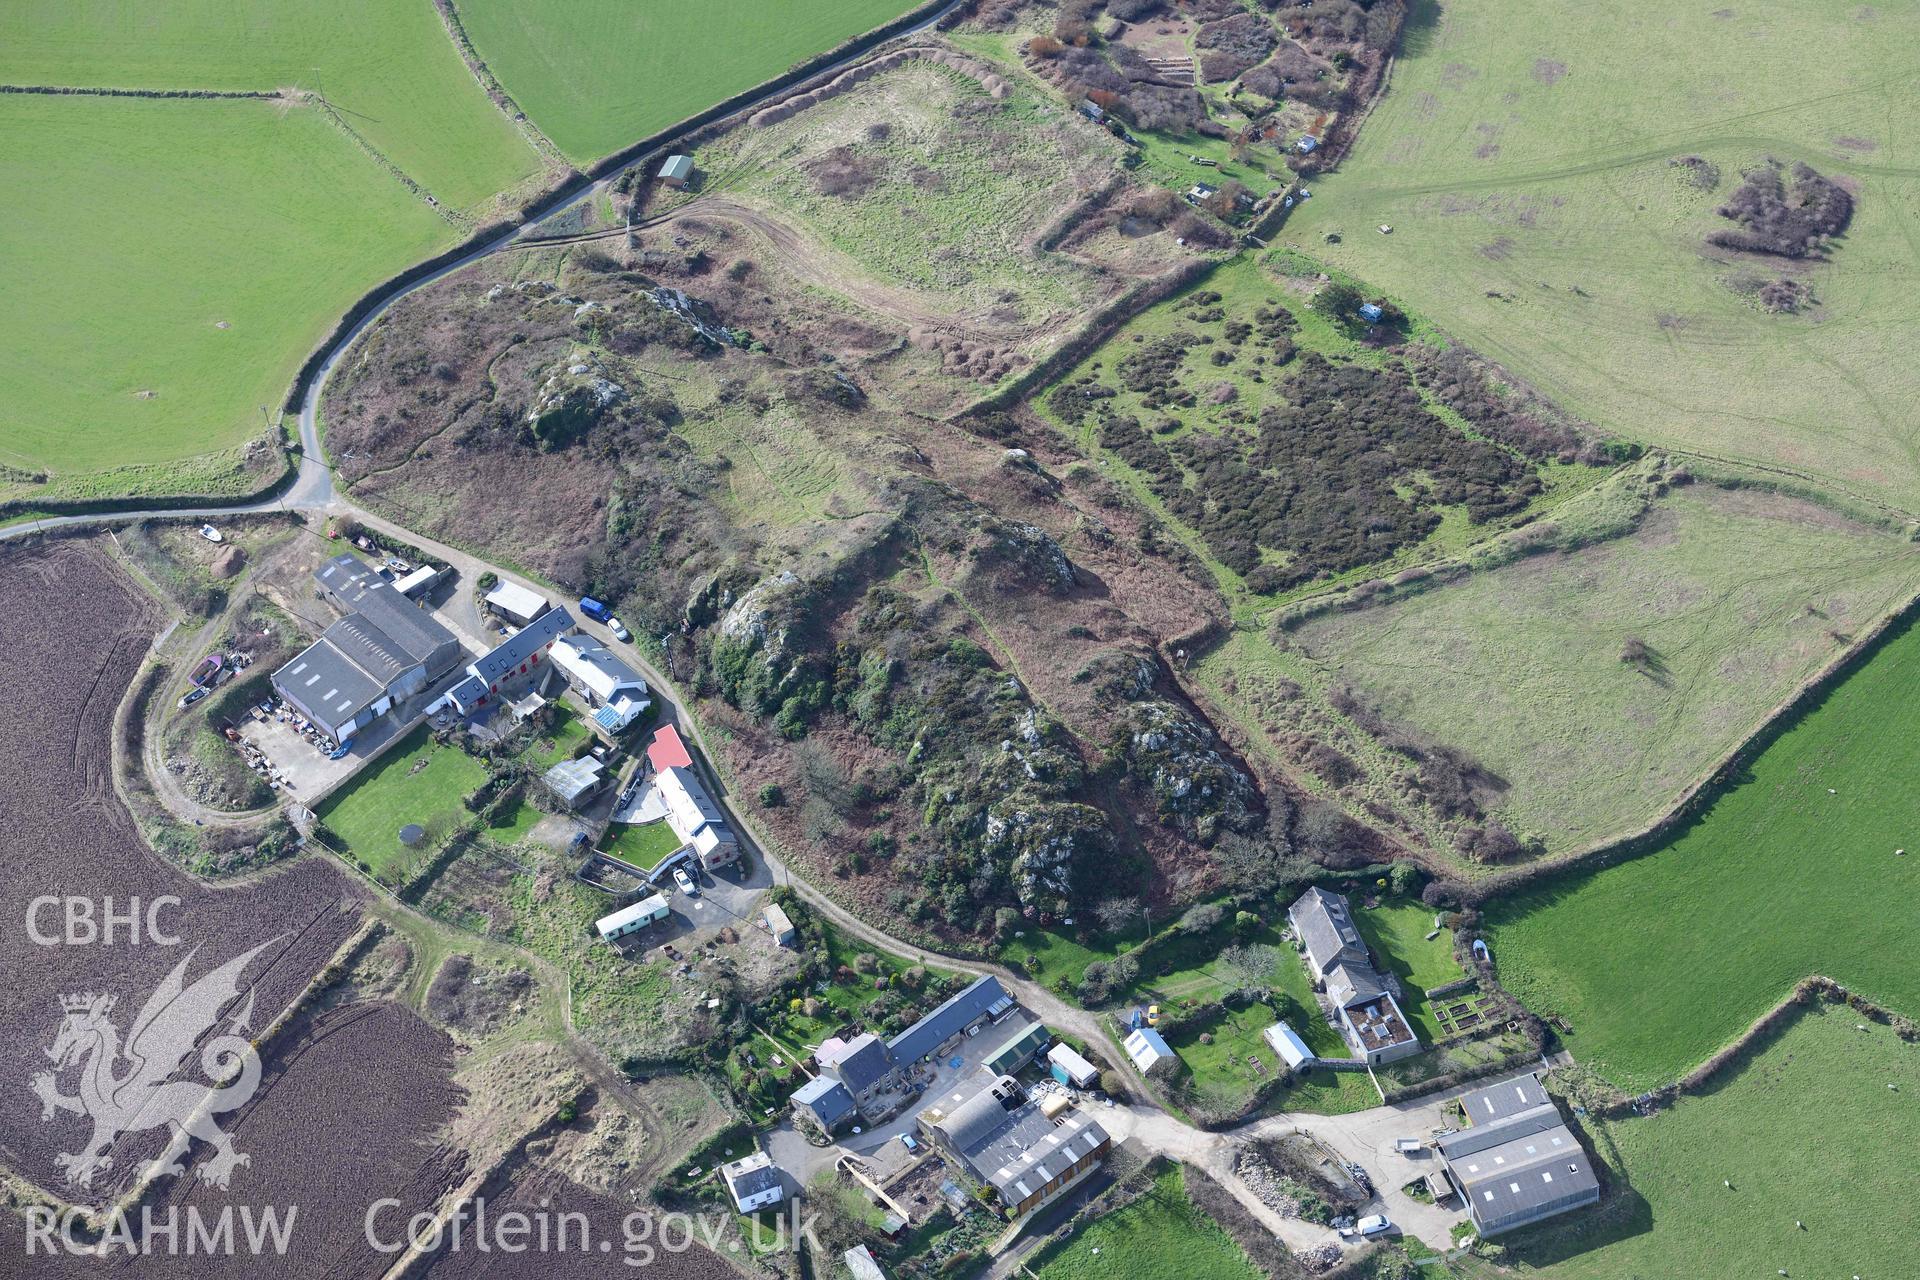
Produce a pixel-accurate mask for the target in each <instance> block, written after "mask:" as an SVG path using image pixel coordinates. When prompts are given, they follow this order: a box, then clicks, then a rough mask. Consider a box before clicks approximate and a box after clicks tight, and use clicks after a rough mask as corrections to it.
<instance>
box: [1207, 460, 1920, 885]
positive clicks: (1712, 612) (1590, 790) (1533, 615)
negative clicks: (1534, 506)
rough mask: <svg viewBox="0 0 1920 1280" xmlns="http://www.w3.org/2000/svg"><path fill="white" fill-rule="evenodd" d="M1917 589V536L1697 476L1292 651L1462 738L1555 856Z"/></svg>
mask: <svg viewBox="0 0 1920 1280" xmlns="http://www.w3.org/2000/svg"><path fill="white" fill-rule="evenodd" d="M1916 590H1920V545H1916V544H1915V543H1913V542H1912V541H1910V540H1908V539H1907V538H1904V537H1898V536H1894V535H1891V534H1887V533H1883V532H1879V531H1877V530H1874V529H1871V528H1868V527H1866V526H1864V525H1860V524H1856V523H1854V522H1852V521H1850V520H1847V519H1844V518H1842V517H1840V516H1838V515H1835V514H1834V513H1833V512H1831V511H1828V510H1826V509H1824V508H1821V507H1817V506H1814V505H1813V504H1811V503H1807V502H1802V501H1800V500H1798V499H1793V498H1784V497H1779V496H1776V495H1772V494H1767V493H1762V492H1760V491H1757V490H1726V489H1719V488H1714V487H1710V486H1708V485H1704V484H1698V485H1694V486H1692V487H1689V488H1685V489H1680V490H1676V491H1674V492H1673V493H1672V494H1671V495H1670V496H1668V497H1666V498H1664V499H1661V500H1659V501H1657V502H1655V504H1654V505H1653V507H1652V508H1651V509H1650V510H1649V511H1648V513H1647V514H1646V515H1645V516H1644V517H1643V518H1642V520H1641V522H1640V525H1639V527H1638V528H1637V529H1636V530H1634V531H1633V532H1631V533H1629V534H1626V535H1625V536H1622V537H1616V538H1612V539H1610V540H1607V541H1603V542H1600V543H1597V544H1595V545H1591V546H1585V547H1581V548H1579V549H1578V550H1575V551H1572V552H1569V553H1564V554H1563V553H1547V554H1542V555H1534V556H1529V557H1527V558H1525V559H1522V560H1518V561H1515V562H1513V563H1510V564H1506V565H1503V566H1501V567H1499V568H1493V569H1486V570H1482V571H1479V572H1475V573H1473V574H1471V575H1469V576H1468V577H1466V578H1464V579H1462V580H1458V581H1455V582H1452V583H1449V584H1447V585H1445V586H1439V587H1435V588H1433V589H1430V590H1427V591H1424V592H1422V593H1420V594H1417V595H1413V596H1410V597H1407V598H1405V599H1402V600H1400V601H1398V602H1395V603H1389V604H1385V605H1381V606H1378V607H1376V608H1371V609H1361V610H1356V611H1354V612H1349V613H1330V614H1324V615H1322V616H1320V617H1318V618H1315V619H1313V620H1311V621H1309V622H1307V623H1306V624H1304V625H1303V626H1301V627H1299V628H1298V629H1297V630H1295V631H1294V632H1293V633H1292V638H1293V639H1294V640H1295V641H1296V648H1297V651H1298V652H1297V653H1296V654H1295V655H1294V656H1293V657H1292V661H1294V662H1296V663H1298V664H1299V667H1300V668H1303V669H1304V670H1305V671H1306V672H1310V673H1312V674H1310V675H1307V676H1306V678H1307V679H1313V678H1315V677H1316V676H1317V677H1318V678H1320V679H1328V678H1331V679H1334V680H1338V681H1343V682H1345V683H1348V684H1351V685H1352V686H1353V687H1354V688H1356V689H1358V690H1359V691H1360V692H1361V693H1362V695H1363V696H1364V697H1365V698H1366V699H1368V700H1370V701H1373V702H1375V703H1377V704H1379V705H1380V707H1381V708H1382V710H1383V711H1384V712H1385V714H1386V716H1387V717H1388V719H1390V720H1393V721H1396V722H1401V723H1406V724H1411V725H1412V726H1414V727H1415V728H1417V729H1419V730H1420V731H1422V732H1424V733H1427V734H1429V735H1431V736H1432V737H1434V738H1437V739H1439V740H1440V741H1443V742H1446V743H1449V744H1451V745H1453V746H1455V747H1459V748H1461V749H1463V750H1464V751H1466V752H1467V754H1469V755H1471V756H1472V757H1473V758H1475V759H1476V760H1478V761H1480V762H1481V763H1482V764H1484V765H1485V766H1486V767H1487V768H1488V769H1490V770H1492V771H1493V772H1494V773H1495V774H1498V775H1499V776H1500V777H1501V778H1503V779H1504V780H1505V781H1506V783H1507V785H1508V790H1507V791H1506V792H1505V794H1504V795H1503V796H1502V797H1501V798H1500V800H1499V801H1498V802H1497V803H1496V804H1495V806H1494V811H1495V812H1496V813H1498V814H1499V816H1500V817H1501V818H1502V819H1503V820H1504V821H1505V822H1506V823H1507V825H1508V826H1509V827H1511V828H1512V829H1513V830H1515V831H1516V832H1526V833H1532V834H1535V835H1538V836H1539V837H1541V838H1542V839H1543V840H1544V841H1545V842H1546V845H1547V847H1548V848H1549V849H1551V850H1554V851H1559V850H1563V849H1567V848H1573V847H1578V846H1580V845H1584V844H1587V843H1590V842H1594V841H1598V840H1603V839H1606V838H1609V837H1612V836H1615V835H1619V834H1624V833H1626V832H1630V831H1633V830H1637V829H1640V828H1644V827H1645V826H1647V825H1649V824H1650V823H1651V822H1653V820H1654V819H1655V818H1656V817H1658V816H1659V814H1660V813H1662V812H1663V811H1665V809H1666V808H1667V806H1669V805H1670V804H1672V802H1673V800H1674V798H1675V797H1676V796H1678V795H1679V794H1680V792H1681V791H1682V790H1683V789H1685V787H1686V786H1687V785H1688V784H1689V783H1690V782H1692V780H1693V779H1694V778H1696V777H1698V776H1699V775H1700V774H1701V773H1703V772H1704V771H1705V770H1707V769H1708V768H1710V767H1711V766H1712V764H1713V763H1714V762H1715V761H1716V760H1718V759H1719V758H1721V757H1722V756H1723V755H1724V754H1725V753H1726V752H1728V751H1730V750H1731V749H1732V748H1733V747H1734V746H1735V745H1736V744H1738V743H1739V742H1740V741H1742V740H1743V739H1744V738H1746V736H1747V735H1748V734H1749V733H1751V732H1752V731H1753V729H1754V727H1755V726H1756V725H1758V724H1759V722H1760V721H1761V720H1762V719H1764V718H1765V716H1766V714H1767V713H1768V712H1769V711H1770V710H1771V709H1772V708H1774V707H1775V706H1778V705H1779V703H1780V702H1781V701H1782V700H1783V699H1785V698H1786V697H1787V696H1788V695H1789V694H1790V693H1791V692H1792V690H1793V689H1794V688H1795V687H1796V686H1797V685H1799V683H1800V682H1801V681H1803V680H1805V679H1806V678H1807V677H1808V676H1809V675H1811V674H1813V673H1814V672H1816V671H1818V670H1819V669H1821V668H1822V667H1823V666H1824V665H1826V664H1827V663H1828V662H1831V661H1832V660H1833V659H1834V658H1835V657H1836V656H1837V655H1838V654H1839V653H1841V652H1842V651H1843V649H1844V647H1845V644H1846V643H1847V642H1849V641H1850V640H1851V637H1853V636H1856V635H1859V634H1861V633H1862V632H1863V631H1865V630H1866V629H1868V628H1870V627H1871V626H1872V625H1873V624H1874V623H1875V622H1877V621H1878V620H1879V619H1880V618H1882V617H1884V616H1885V615H1886V614H1887V613H1888V612H1889V611H1891V610H1892V609H1894V608H1897V607H1898V606H1899V605H1900V604H1901V603H1902V602H1904V601H1905V600H1906V599H1908V598H1909V597H1910V596H1911V595H1912V594H1913V593H1914V592H1915V591H1916ZM1629 637H1632V638H1637V639H1639V640H1640V641H1642V642H1643V643H1644V644H1645V645H1646V646H1647V647H1648V649H1649V650H1650V652H1651V657H1650V659H1649V660H1648V661H1647V662H1646V663H1645V664H1644V665H1643V666H1635V665H1632V664H1629V663H1626V662H1623V661H1621V654H1622V651H1623V647H1624V645H1625V642H1626V641H1627V639H1628V638H1629ZM1241 683H1242V684H1244V683H1245V681H1242V682H1241ZM1917 843H1920V842H1917Z"/></svg>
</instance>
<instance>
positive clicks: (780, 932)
mask: <svg viewBox="0 0 1920 1280" xmlns="http://www.w3.org/2000/svg"><path fill="white" fill-rule="evenodd" d="M760 918H761V919H763V920H765V921H766V922H767V932H768V933H770V934H772V935H773V945H774V946H776V947H791V946H792V945H793V940H794V932H793V921H791V920H789V919H788V918H787V913H786V911H784V910H783V909H782V908H781V906H780V904H779V903H777V902H769V903H768V904H767V909H766V910H765V911H762V912H761V913H760Z"/></svg>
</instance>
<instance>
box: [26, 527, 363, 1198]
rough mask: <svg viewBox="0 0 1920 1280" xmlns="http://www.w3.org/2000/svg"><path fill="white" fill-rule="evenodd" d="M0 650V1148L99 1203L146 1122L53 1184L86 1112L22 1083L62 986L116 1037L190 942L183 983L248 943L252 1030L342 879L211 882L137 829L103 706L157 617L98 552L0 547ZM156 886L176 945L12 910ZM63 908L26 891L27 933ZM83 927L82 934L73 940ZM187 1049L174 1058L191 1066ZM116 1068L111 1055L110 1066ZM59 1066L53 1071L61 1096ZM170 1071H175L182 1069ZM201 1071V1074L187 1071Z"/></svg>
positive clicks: (299, 959) (327, 942) (55, 1016)
mask: <svg viewBox="0 0 1920 1280" xmlns="http://www.w3.org/2000/svg"><path fill="white" fill-rule="evenodd" d="M0 600H5V601H6V602H7V608H6V610H5V611H4V616H0V651H4V652H5V654H6V656H7V666H8V670H9V671H10V672H11V673H12V676H13V678H12V679H10V680H9V681H8V682H7V684H6V687H5V689H4V690H0V815H4V818H3V819H0V844H3V845H4V856H0V973H5V974H6V975H7V981H5V982H4V983H0V1027H5V1028H7V1031H8V1034H7V1036H6V1037H5V1038H4V1042H3V1043H0V1079H4V1080H5V1081H6V1082H7V1086H8V1087H6V1088H4V1089H0V1161H4V1162H5V1163H6V1164H8V1165H10V1166H12V1167H13V1168H14V1169H16V1170H18V1171H19V1172H20V1173H22V1174H24V1175H25V1176H26V1177H28V1178H30V1179H31V1180H33V1181H34V1182H36V1183H38V1184H39V1185H41V1186H43V1187H46V1188H48V1189H49V1190H51V1191H54V1192H56V1193H57V1194H61V1195H65V1196H67V1197H68V1198H71V1199H75V1200H81V1201H99V1200H102V1199H105V1198H106V1197H108V1196H110V1195H112V1194H113V1193H114V1192H115V1191H116V1190H117V1189H119V1188H121V1187H123V1186H125V1185H127V1183H128V1180H129V1179H130V1178H131V1177H132V1176H133V1173H134V1171H135V1166H136V1165H137V1163H138V1162H139V1161H140V1160H144V1159H147V1158H149V1157H150V1155H151V1154H152V1152H153V1150H154V1149H155V1148H156V1147H157V1145H158V1139H159V1134H158V1133H157V1132H156V1131H154V1130H149V1131H147V1132H145V1133H128V1134H123V1135H122V1137H121V1139H120V1141H119V1142H118V1143H117V1144H116V1146H115V1147H114V1149H113V1150H112V1151H111V1152H110V1154H111V1155H112V1157H113V1160H114V1163H113V1165H112V1167H111V1168H109V1169H106V1170H104V1171H103V1172H101V1173H100V1174H97V1175H96V1176H95V1178H94V1179H93V1185H92V1186H91V1187H90V1188H81V1187H78V1186H69V1185H67V1183H66V1181H65V1173H64V1172H63V1171H62V1170H61V1169H60V1168H59V1167H58V1166H56V1164H55V1163H54V1156H55V1154H56V1153H58V1152H62V1151H77V1150H79V1149H80V1148H81V1147H82V1145H83V1144H84V1143H85V1142H86V1141H87V1139H88V1136H89V1134H90V1132H91V1126H90V1124H89V1123H88V1122H87V1121H86V1120H85V1119H83V1118H82V1117H80V1116H76V1115H73V1114H70V1113H65V1112H62V1113H59V1114H57V1115H56V1116H55V1117H54V1119H53V1120H52V1121H51V1122H46V1121H43V1120H42V1118H41V1105H40V1100H39V1098H37V1097H36V1096H35V1095H34V1093H33V1092H32V1091H31V1090H30V1089H29V1088H28V1087H27V1085H28V1081H29V1080H30V1079H31V1078H32V1077H33V1076H34V1075H35V1074H36V1073H37V1072H40V1071H43V1070H46V1069H48V1068H49V1067H51V1066H52V1063H51V1062H50V1061H49V1060H48V1058H47V1056H46V1054H45V1052H44V1050H45V1049H46V1048H47V1047H48V1046H50V1045H52V1044H53V1042H54V1037H55V1035H56V1034H57V1032H58V1030H59V1026H60V1023H61V1019H62V1016H63V1015H62V1010H61V997H62V996H63V995H67V994H70V993H82V992H101V993H107V994H111V995H113V996H115V997H116V1003H115V1005H114V1007H113V1009H112V1011H111V1014H110V1018H111V1020H112V1021H113V1023H114V1024H115V1025H116V1026H117V1027H118V1029H119V1031H120V1034H121V1035H122V1036H123V1037H124V1036H125V1035H126V1034H127V1032H128V1030H129V1028H130V1027H131V1025H132V1022H133V1020H134V1018H135V1017H136V1016H137V1015H138V1014H139V1011H140V1009H141V1006H142V1005H143V1004H145V1002H146V999H147V997H148V996H149V995H150V994H151V993H152V992H153V991H154V989H155V988H156V987H158V986H159V984H160V983H161V981H162V979H164V978H165V977H166V975H167V973H168V972H169V971H170V970H171V969H172V968H173V967H174V966H175V965H177V964H178V963H179V962H180V960H181V958H182V957H183V956H185V955H187V954H188V953H189V952H190V951H195V949H196V948H197V951H196V952H195V954H194V957H193V960H192V962H191V963H190V964H189V965H188V966H187V974H186V980H187V981H188V982H192V981H193V980H194V979H195V978H197V977H199V976H200V975H202V974H204V973H206V972H208V971H209V970H211V969H213V968H215V967H217V966H218V965H220V964H223V963H225V962H226V961H228V960H230V959H232V958H234V957H235V956H238V955H239V954H240V953H242V952H244V951H247V950H249V949H250V948H253V947H255V946H258V945H259V944H261V943H271V944H272V945H270V946H268V947H267V949H266V950H265V952H263V953H262V956H261V958H260V959H258V960H256V961H255V962H254V964H253V965H252V966H251V968H250V969H249V971H248V975H247V976H248V977H249V978H252V977H254V975H259V976H258V977H257V991H258V994H257V996H256V998H255V1003H254V1014H253V1018H252V1030H253V1031H254V1032H255V1033H256V1034H257V1033H258V1032H259V1031H260V1030H262V1029H264V1028H265V1027H266V1026H267V1024H268V1023H270V1022H271V1021H272V1020H273V1018H274V1017H275V1016H276V1015H278V1014H279V1013H280V1011H281V1010H283V1009H285V1008H286V1007H287V1005H288V1004H289V1003H290V1002H291V1001H292V1000H293V999H294V998H295V997H296V996H297V995H298V994H299V993H300V992H301V991H302V990H303V989H304V988H305V987H306V986H307V984H308V982H309V981H310V980H311V979H312V977H313V975H314V973H315V972H316V971H318V969H319V968H320V967H321V965H322V964H324V963H325V961H326V959H327V957H328V956H329V955H331V954H332V953H333V952H334V951H335V950H336V949H337V948H338V947H339V946H340V944H341V943H342V942H343V941H344V940H345V939H346V937H347V935H348V934H349V933H351V932H352V930H353V928H354V925H355V915H354V913H353V911H352V910H351V907H352V904H353V903H354V902H355V901H357V899H358V892H359V891H358V890H357V888H356V887H355V886H354V885H353V884H352V882H351V881H349V880H347V879H346V878H345V877H344V876H343V875H341V874H340V873H338V872H336V871H335V870H334V869H332V868H331V867H329V866H327V865H326V864H325V863H322V862H317V861H302V862H300V863H298V864H296V865H294V866H292V867H290V868H288V869H286V870H284V871H281V872H277V873H275V874H272V875H268V876H264V877H261V878H259V879H256V880H254V881H252V882H250V883H247V884H244V885H236V886H234V887H232V888H222V889H211V888H208V887H206V886H204V885H202V884H200V883H199V882H197V881H195V880H194V879H193V878H191V877H190V876H188V875H186V874H185V873H184V872H182V871H180V870H179V869H177V868H175V867H173V866H172V865H170V864H168V863H166V862H164V861H163V860H161V859H160V858H159V857H158V856H156V855H155V854H154V853H153V852H152V851H151V850H150V849H149V848H147V846H146V844H145V843H144V842H143V841H142V840H141V838H140V833H139V831H138V830H137V829H136V827H135V825H134V822H133V820H132V818H131V817H130V816H129V814H128V813H127V810H126V808H125V807H124V806H123V805H122V804H121V802H120V800H119V798H118V797H117V796H116V795H115V794H114V790H113V773H112V765H111V762H112V750H113V747H112V739H113V734H112V729H113V719H114V714H115V711H116V710H117V708H118V707H119V704H120V702H121V699H122V698H123V697H125V695H126V692H127V689H128V687H129V685H130V684H131V682H132V681H133V679H134V676H135V674H136V672H137V671H138V670H139V667H140V661H141V657H142V655H143V654H144V653H145V652H146V649H147V646H148V645H149V643H150V642H151V641H152V639H153V637H154V635H155V634H156V632H158V630H159V629H160V626H161V617H160V613H159V611H158V610H157V609H156V608H155V607H154V605H153V604H152V603H151V601H150V600H149V599H148V598H147V597H146V596H145V595H144V594H142V593H141V592H140V591H139V589H138V588H137V587H135V586H134V584H133V583H132V582H130V581H129V580H128V579H127V578H126V577H125V576H124V575H123V574H122V573H121V572H120V571H119V569H118V568H117V567H115V566H114V565H113V564H112V563H111V562H110V561H109V560H108V559H107V557H106V555H105V554H104V553H103V552H102V551H100V550H99V549H97V548H96V547H95V546H93V545H91V544H89V543H85V542H56V543H52V544H49V545H47V546H45V547H40V548H20V549H7V550H5V551H0ZM167 895H171V896H173V897H176V898H178V899H179V900H180V904H179V905H178V906H177V907H172V906H169V907H164V908H162V910H161V912H160V914H159V916H158V920H157V923H158V924H159V925H160V926H161V931H162V932H163V933H166V934H170V935H176V936H178V937H179V938H180V939H181V941H180V943H179V944H178V945H174V946H167V945H159V944H156V943H155V942H154V941H152V940H150V939H149V938H147V937H146V936H144V929H143V931H142V936H141V940H140V941H139V942H138V943H133V942H131V941H130V939H129V937H128V935H129V933H130V930H129V929H128V928H126V927H125V926H123V925H116V929H115V937H114V940H113V943H112V945H100V944H99V943H95V944H94V945H66V944H64V943H63V944H61V945H53V946H43V945H40V944H38V943H36V942H35V941H34V940H33V937H32V936H31V935H30V932H29V921H28V912H29V909H30V906H31V904H33V903H34V902H35V901H36V900H38V899H46V898H53V899H62V900H64V899H66V898H68V897H73V898H77V899H85V900H88V901H90V902H91V903H92V910H93V914H94V919H95V922H96V923H99V922H100V921H101V919H102V915H103V912H104V908H105V901H106V900H107V899H111V901H112V905H113V908H114V910H115V911H116V912H124V911H126V910H127V909H128V907H129V905H130V903H131V900H132V899H135V898H138V899H139V900H140V903H141V915H142V916H144V915H145V914H146V911H147V908H148V906H149V905H150V904H152V903H153V902H154V901H155V900H156V899H158V898H160V897H162V896H167ZM64 913H65V912H64V906H63V904H62V903H60V902H56V903H53V904H52V905H48V904H46V903H44V902H43V903H42V905H41V907H40V909H39V911H38V913H37V917H36V920H35V924H36V925H37V927H38V931H39V932H40V933H41V934H42V935H43V936H46V935H56V936H57V935H62V934H63V933H64ZM83 935H84V931H82V934H81V936H83ZM198 1065H199V1064H198V1055H197V1054H196V1055H193V1057H191V1058H190V1059H189V1066H191V1067H193V1068H195V1069H197V1067H198ZM119 1070H120V1071H122V1072H124V1070H125V1068H124V1067H121V1068H120V1069H119ZM72 1078H73V1073H72V1072H67V1073H65V1074H64V1075H63V1077H62V1080H61V1086H62V1091H63V1092H71V1090H72V1088H73V1085H72V1083H71V1081H72ZM182 1078H186V1077H185V1076H184V1075H183V1077H182ZM194 1078H200V1077H194Z"/></svg>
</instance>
